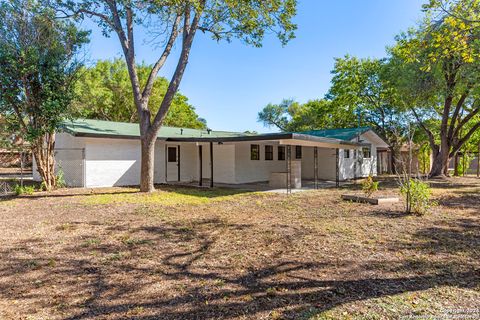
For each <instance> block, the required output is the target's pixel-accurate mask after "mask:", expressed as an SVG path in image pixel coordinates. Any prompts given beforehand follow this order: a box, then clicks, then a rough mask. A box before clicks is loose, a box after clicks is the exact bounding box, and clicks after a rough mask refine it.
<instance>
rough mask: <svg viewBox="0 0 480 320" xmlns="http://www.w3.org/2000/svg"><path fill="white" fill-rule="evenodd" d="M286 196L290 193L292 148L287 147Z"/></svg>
mask: <svg viewBox="0 0 480 320" xmlns="http://www.w3.org/2000/svg"><path fill="white" fill-rule="evenodd" d="M285 162H286V165H287V174H286V176H287V194H290V193H292V146H291V145H287V161H285Z"/></svg>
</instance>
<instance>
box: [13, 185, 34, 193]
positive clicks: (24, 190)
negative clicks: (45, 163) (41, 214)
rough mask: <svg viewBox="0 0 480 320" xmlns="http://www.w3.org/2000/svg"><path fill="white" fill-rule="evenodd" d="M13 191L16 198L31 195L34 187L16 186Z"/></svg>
mask: <svg viewBox="0 0 480 320" xmlns="http://www.w3.org/2000/svg"><path fill="white" fill-rule="evenodd" d="M14 191H15V194H16V195H17V196H19V195H22V194H33V193H34V192H35V187H34V186H21V185H19V184H16V185H15V186H14Z"/></svg>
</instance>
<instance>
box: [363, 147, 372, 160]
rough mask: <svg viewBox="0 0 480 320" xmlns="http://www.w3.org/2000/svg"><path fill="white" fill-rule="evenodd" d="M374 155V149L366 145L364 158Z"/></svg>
mask: <svg viewBox="0 0 480 320" xmlns="http://www.w3.org/2000/svg"><path fill="white" fill-rule="evenodd" d="M371 157H372V151H371V150H370V148H369V147H364V148H363V158H365V159H368V158H371Z"/></svg>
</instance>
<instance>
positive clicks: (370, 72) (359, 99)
mask: <svg viewBox="0 0 480 320" xmlns="http://www.w3.org/2000/svg"><path fill="white" fill-rule="evenodd" d="M332 74H333V78H332V86H331V88H330V91H329V92H328V94H327V96H328V97H329V99H331V100H332V101H333V103H334V104H335V105H337V106H342V107H343V108H347V109H348V110H352V111H353V110H356V112H357V113H358V115H359V117H360V121H361V124H362V125H367V126H370V127H372V128H373V129H374V130H375V131H376V132H377V133H379V134H380V135H381V136H382V137H383V138H384V139H385V141H386V142H387V143H388V145H389V146H390V151H391V154H392V169H393V170H394V171H395V164H396V161H399V159H400V154H399V152H400V147H401V146H402V144H403V143H404V141H405V136H406V130H407V126H406V120H405V116H406V114H405V108H404V107H403V103H402V100H401V99H400V97H399V95H398V92H397V90H396V89H395V87H394V85H393V84H392V82H391V81H390V80H391V78H392V66H391V65H390V64H389V63H388V61H386V60H378V59H359V58H356V57H351V56H345V57H344V58H337V59H335V67H334V69H333V71H332Z"/></svg>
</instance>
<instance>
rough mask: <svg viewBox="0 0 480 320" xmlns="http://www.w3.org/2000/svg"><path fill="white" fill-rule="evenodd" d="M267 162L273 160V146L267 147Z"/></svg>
mask: <svg viewBox="0 0 480 320" xmlns="http://www.w3.org/2000/svg"><path fill="white" fill-rule="evenodd" d="M265 160H273V146H265Z"/></svg>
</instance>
